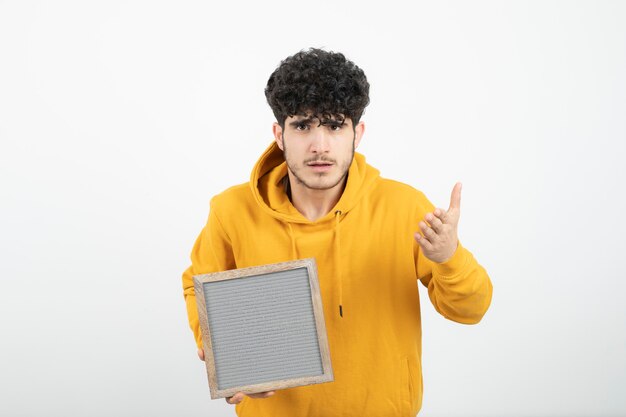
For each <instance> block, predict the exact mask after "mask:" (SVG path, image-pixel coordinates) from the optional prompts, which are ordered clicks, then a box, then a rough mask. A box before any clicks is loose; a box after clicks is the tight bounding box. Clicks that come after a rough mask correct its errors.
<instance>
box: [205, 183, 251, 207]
mask: <svg viewBox="0 0 626 417" xmlns="http://www.w3.org/2000/svg"><path fill="white" fill-rule="evenodd" d="M252 201H253V196H252V192H251V191H250V183H247V182H245V183H243V184H238V185H235V186H232V187H230V188H227V189H226V190H224V191H222V192H221V193H219V194H216V195H215V196H213V198H211V210H215V211H220V212H221V211H229V210H233V209H234V208H235V207H239V208H240V207H241V206H242V204H243V205H245V204H247V203H250V202H252Z"/></svg>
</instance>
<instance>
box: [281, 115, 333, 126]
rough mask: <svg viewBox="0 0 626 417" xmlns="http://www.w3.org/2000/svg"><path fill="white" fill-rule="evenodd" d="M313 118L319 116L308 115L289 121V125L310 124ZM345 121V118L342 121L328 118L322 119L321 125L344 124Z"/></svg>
mask: <svg viewBox="0 0 626 417" xmlns="http://www.w3.org/2000/svg"><path fill="white" fill-rule="evenodd" d="M313 119H317V117H307V118H305V119H298V120H293V121H291V122H289V126H291V127H296V126H299V125H310V124H311V123H313ZM318 120H319V119H318ZM344 122H345V119H343V120H341V121H339V120H334V119H326V120H322V121H320V123H319V125H321V126H343V125H344Z"/></svg>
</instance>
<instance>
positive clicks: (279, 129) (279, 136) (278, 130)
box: [272, 122, 285, 151]
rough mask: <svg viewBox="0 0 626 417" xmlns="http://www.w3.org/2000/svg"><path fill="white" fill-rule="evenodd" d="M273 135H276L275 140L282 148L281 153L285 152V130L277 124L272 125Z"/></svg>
mask: <svg viewBox="0 0 626 417" xmlns="http://www.w3.org/2000/svg"><path fill="white" fill-rule="evenodd" d="M272 133H274V140H275V141H276V144H277V145H278V147H279V148H280V150H281V151H284V150H285V149H284V148H283V128H282V127H280V125H279V124H278V123H277V122H274V124H273V125H272Z"/></svg>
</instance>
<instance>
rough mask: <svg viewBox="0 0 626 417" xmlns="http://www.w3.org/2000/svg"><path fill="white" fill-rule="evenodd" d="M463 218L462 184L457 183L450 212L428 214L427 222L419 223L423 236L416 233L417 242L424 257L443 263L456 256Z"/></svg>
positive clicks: (439, 209) (436, 211)
mask: <svg viewBox="0 0 626 417" xmlns="http://www.w3.org/2000/svg"><path fill="white" fill-rule="evenodd" d="M460 216H461V183H460V182H457V183H456V184H455V185H454V188H453V189H452V195H451V196H450V207H449V208H448V210H444V209H441V208H438V209H435V211H434V212H432V213H426V216H424V218H425V219H426V221H427V222H428V223H426V222H425V221H420V222H419V228H420V230H421V231H422V234H420V233H419V232H416V233H415V240H416V241H417V243H418V244H419V245H420V247H421V248H422V252H423V253H424V255H425V256H426V257H427V258H428V259H430V260H431V261H433V262H437V263H442V262H445V261H447V260H448V259H450V258H451V257H452V255H454V252H455V251H456V248H457V245H458V242H459V240H458V237H457V228H458V224H459V217H460Z"/></svg>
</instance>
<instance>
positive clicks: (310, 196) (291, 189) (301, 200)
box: [286, 171, 347, 221]
mask: <svg viewBox="0 0 626 417" xmlns="http://www.w3.org/2000/svg"><path fill="white" fill-rule="evenodd" d="M346 181H347V177H346V178H344V179H343V181H341V182H339V184H337V185H336V186H334V187H333V188H329V189H326V190H314V189H311V188H308V187H305V186H304V185H303V184H301V183H300V182H299V181H298V180H297V179H296V178H295V176H294V175H292V174H291V171H289V182H288V183H287V184H286V185H287V188H286V189H287V193H288V195H289V198H290V200H291V204H293V206H294V207H295V208H296V209H297V210H298V211H299V212H300V213H302V215H303V216H304V217H306V218H307V219H309V220H310V221H315V220H317V219H320V218H322V217H324V216H325V215H327V214H328V213H329V212H330V210H332V208H333V207H335V205H336V204H337V202H338V201H339V199H340V198H341V195H342V194H343V190H344V188H345V186H346Z"/></svg>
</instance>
